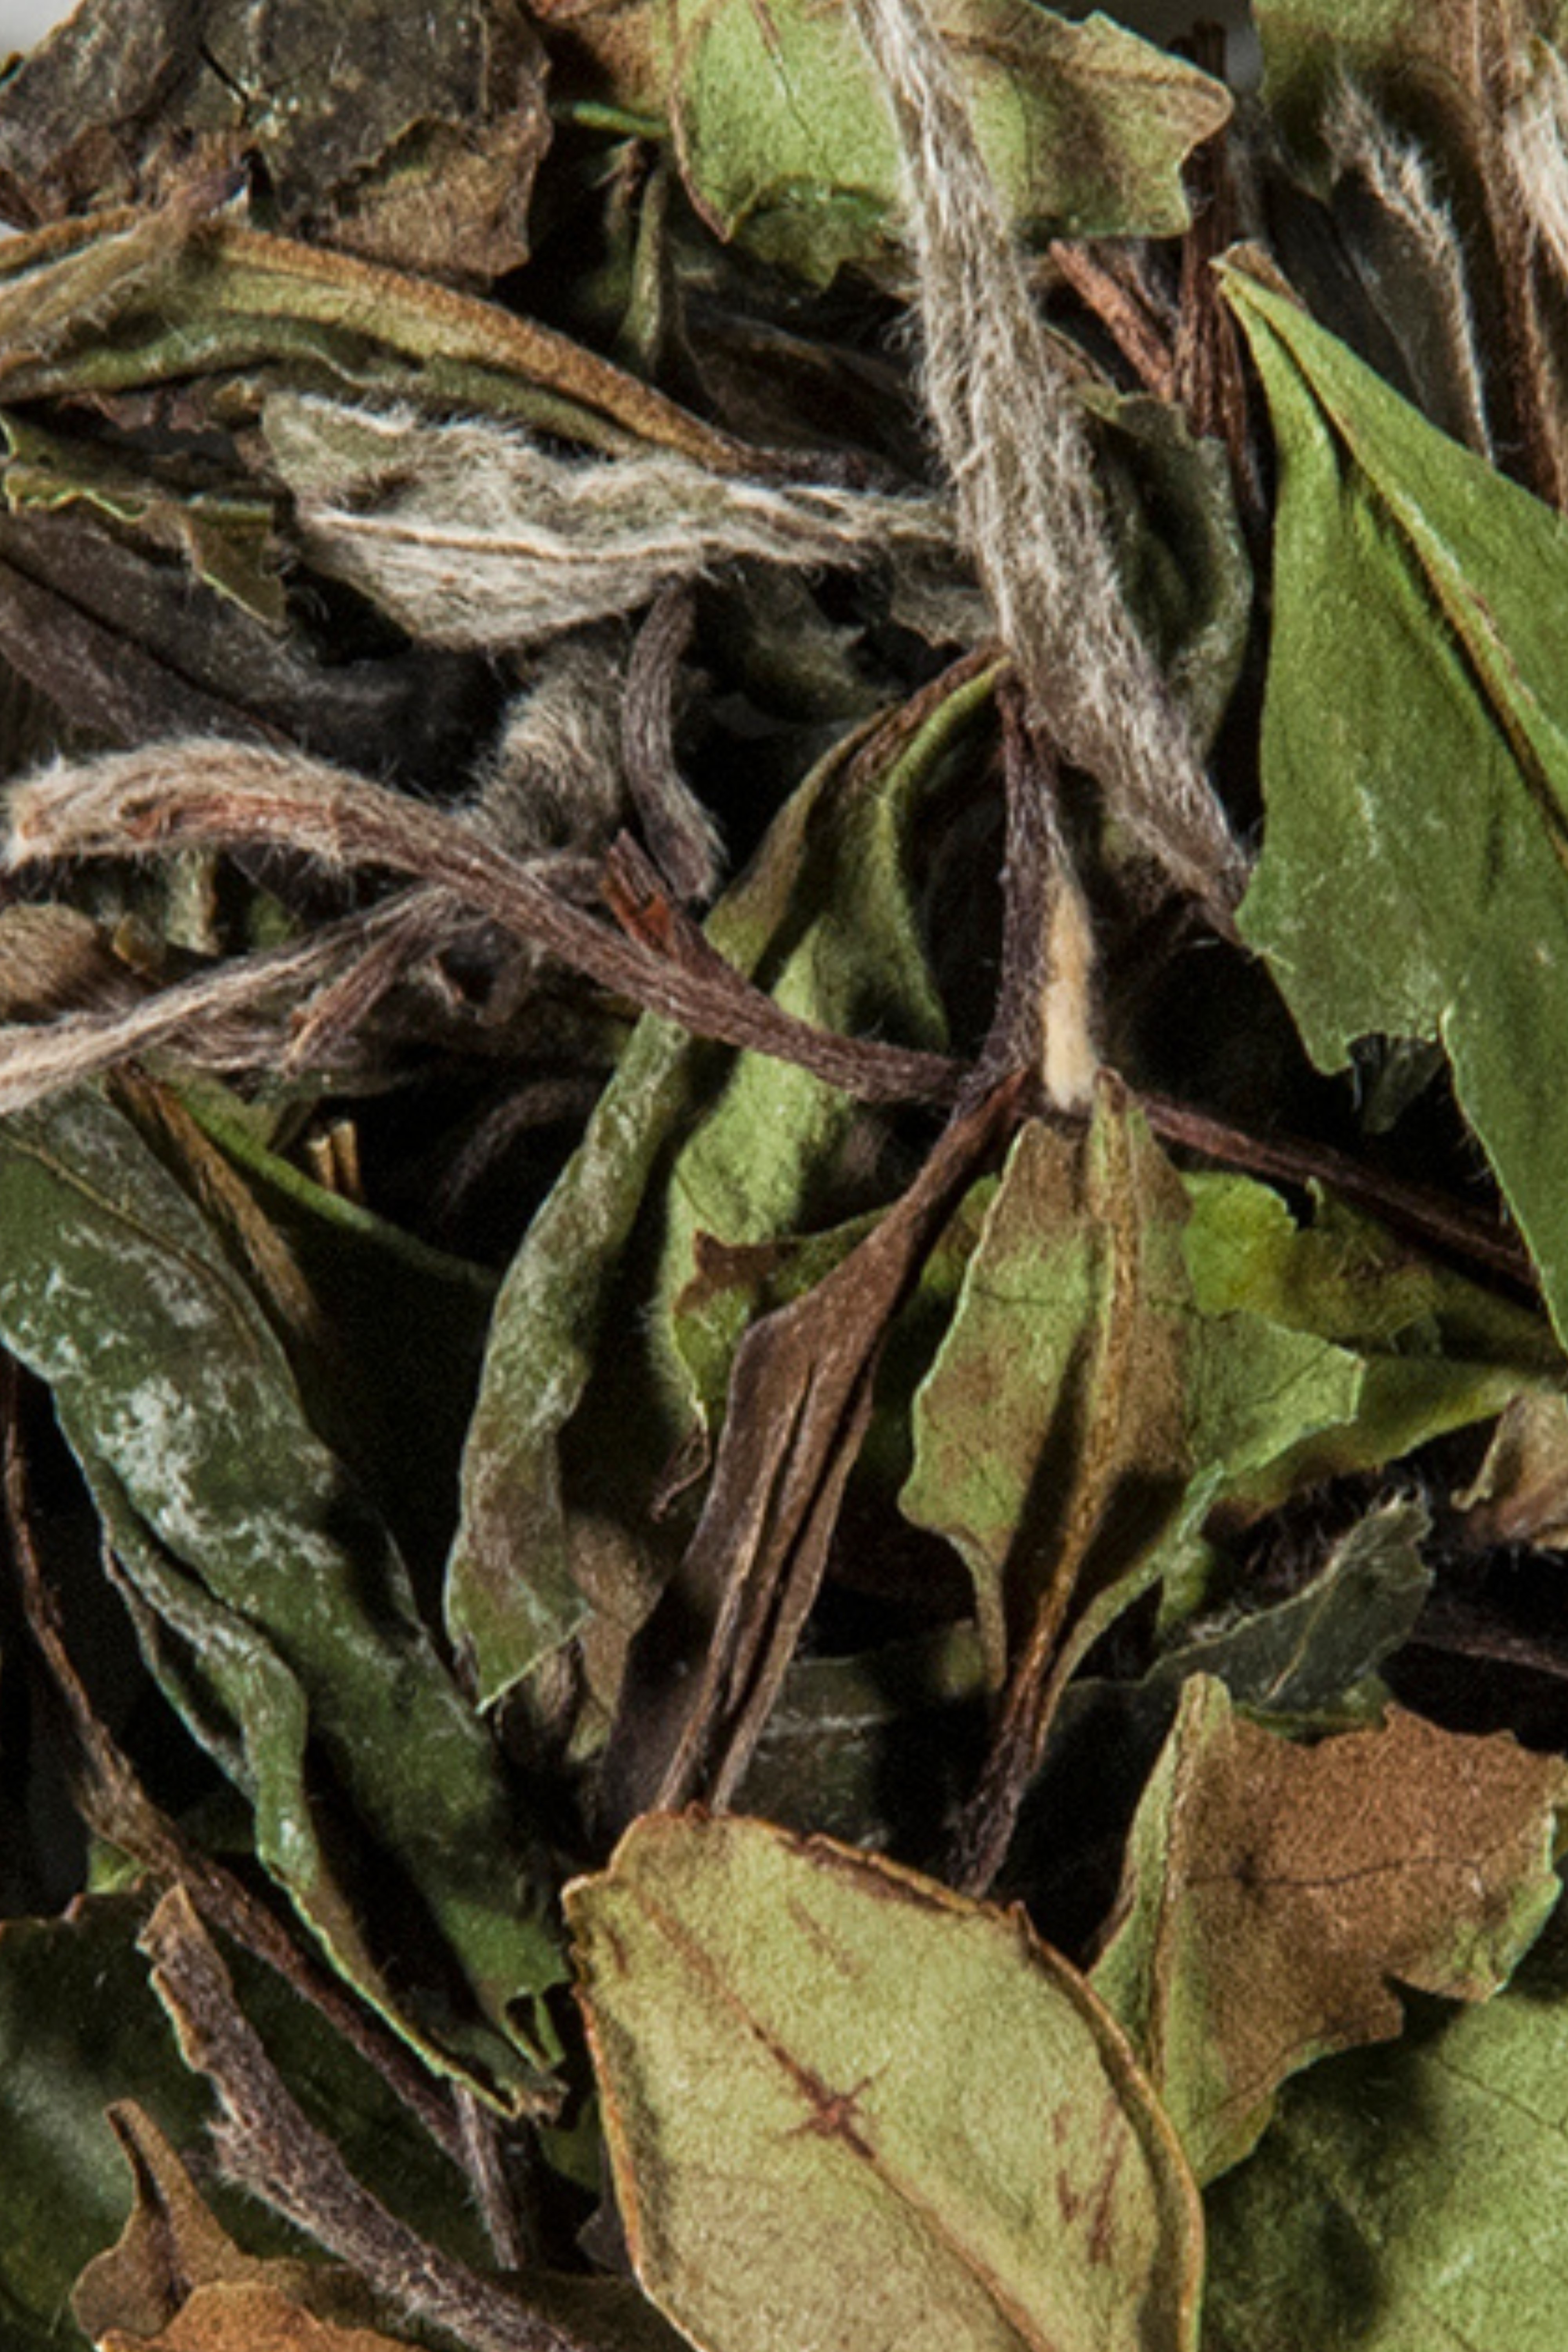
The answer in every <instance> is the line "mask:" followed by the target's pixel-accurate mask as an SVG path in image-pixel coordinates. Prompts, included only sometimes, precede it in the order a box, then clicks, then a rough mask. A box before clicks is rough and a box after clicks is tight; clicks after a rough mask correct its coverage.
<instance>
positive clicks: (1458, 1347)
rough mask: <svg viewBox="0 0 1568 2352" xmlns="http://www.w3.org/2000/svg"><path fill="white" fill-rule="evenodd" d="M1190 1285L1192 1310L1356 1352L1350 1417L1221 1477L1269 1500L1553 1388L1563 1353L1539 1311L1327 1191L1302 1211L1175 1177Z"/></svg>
mask: <svg viewBox="0 0 1568 2352" xmlns="http://www.w3.org/2000/svg"><path fill="white" fill-rule="evenodd" d="M1184 1181H1185V1183H1186V1188H1187V1196H1188V1199H1189V1201H1190V1202H1191V1203H1192V1215H1191V1218H1190V1220H1189V1222H1188V1224H1187V1228H1186V1233H1185V1237H1184V1239H1185V1248H1186V1257H1187V1266H1188V1270H1189V1272H1190V1274H1191V1276H1192V1280H1193V1290H1194V1297H1195V1299H1196V1301H1197V1304H1198V1306H1199V1307H1201V1308H1202V1310H1203V1311H1204V1313H1205V1315H1210V1316H1215V1317H1223V1316H1226V1315H1231V1314H1235V1313H1237V1312H1238V1311H1239V1312H1242V1313H1246V1314H1249V1315H1253V1316H1257V1317H1260V1318H1262V1319H1263V1320H1264V1321H1265V1322H1267V1323H1269V1324H1272V1325H1275V1326H1278V1327H1279V1328H1283V1329H1286V1330H1289V1331H1297V1332H1301V1333H1306V1334H1310V1335H1311V1336H1312V1337H1314V1338H1317V1339H1327V1340H1331V1341H1332V1342H1333V1343H1334V1344H1335V1346H1336V1347H1340V1348H1342V1349H1346V1350H1347V1351H1348V1352H1351V1353H1352V1354H1354V1355H1355V1356H1357V1357H1358V1358H1359V1359H1360V1360H1361V1363H1362V1380H1361V1385H1360V1389H1359V1391H1358V1392H1357V1396H1356V1408H1355V1412H1354V1415H1353V1418H1352V1419H1351V1420H1349V1421H1347V1422H1345V1423H1342V1424H1340V1425H1339V1426H1337V1427H1332V1428H1326V1429H1323V1430H1321V1431H1319V1432H1317V1433H1313V1434H1311V1435H1309V1436H1306V1437H1304V1438H1303V1439H1301V1440H1300V1442H1299V1443H1297V1444H1293V1445H1291V1446H1289V1447H1288V1448H1287V1449H1286V1450H1284V1451H1283V1452H1282V1453H1280V1454H1278V1455H1276V1456H1275V1457H1273V1459H1271V1460H1268V1461H1265V1462H1263V1463H1261V1464H1259V1465H1253V1466H1251V1467H1249V1468H1248V1470H1247V1473H1246V1475H1243V1476H1240V1477H1238V1478H1237V1479H1236V1480H1234V1481H1233V1482H1232V1484H1231V1485H1230V1486H1229V1487H1228V1488H1227V1493H1228V1495H1229V1496H1230V1497H1231V1499H1233V1500H1237V1501H1241V1502H1243V1503H1245V1504H1246V1506H1247V1507H1248V1508H1249V1509H1253V1510H1259V1509H1265V1508H1270V1507H1273V1505H1275V1504H1276V1503H1279V1502H1281V1501H1283V1500H1284V1498H1285V1497H1286V1496H1287V1495H1289V1494H1290V1493H1292V1492H1296V1491H1300V1489H1301V1488H1302V1487H1304V1486H1310V1485H1312V1484H1314V1483H1315V1482H1316V1481H1317V1480H1318V1479H1320V1478H1324V1477H1331V1476H1342V1475H1344V1474H1345V1473H1346V1472H1348V1471H1352V1470H1365V1469H1378V1468H1381V1467H1382V1466H1383V1465H1384V1464H1387V1463H1390V1462H1396V1461H1398V1460H1400V1459H1401V1458H1402V1457H1403V1456H1404V1455H1405V1454H1409V1453H1411V1452H1413V1451H1414V1449H1415V1447H1416V1446H1418V1445H1424V1444H1427V1443H1428V1442H1429V1441H1430V1440H1431V1439H1432V1438H1434V1437H1440V1436H1442V1435H1443V1434H1444V1433H1445V1432H1447V1431H1448V1430H1451V1429H1463V1428H1466V1427H1468V1426H1469V1425H1470V1424H1471V1423H1475V1422H1479V1421H1487V1420H1489V1419H1490V1417H1491V1416H1492V1415H1493V1414H1494V1413H1496V1412H1501V1411H1502V1410H1503V1408H1504V1407H1505V1406H1507V1405H1508V1404H1509V1403H1510V1402H1511V1401H1512V1400H1513V1399H1514V1398H1515V1397H1517V1396H1519V1395H1521V1394H1522V1393H1535V1392H1539V1391H1547V1392H1555V1391H1557V1389H1558V1387H1559V1384H1560V1382H1561V1380H1562V1357H1561V1352H1560V1350H1559V1349H1558V1347H1557V1343H1556V1340H1555V1339H1554V1338H1553V1336H1552V1331H1551V1329H1550V1328H1549V1327H1548V1325H1547V1324H1546V1322H1545V1320H1544V1319H1543V1318H1542V1317H1541V1316H1539V1315H1532V1314H1531V1313H1530V1312H1529V1311H1528V1310H1527V1309H1526V1308H1524V1307H1517V1306H1515V1305H1513V1304H1512V1302H1511V1301H1510V1300H1507V1299H1504V1298H1501V1297H1497V1296H1496V1295H1495V1294H1494V1293H1492V1292H1489V1291H1487V1290H1483V1289H1482V1288H1481V1287H1480V1286H1479V1285H1478V1284H1476V1283H1473V1282H1468V1281H1467V1280H1466V1279H1465V1277H1464V1276H1462V1275H1458V1274H1455V1273H1454V1272H1453V1271H1452V1269H1451V1268H1449V1267H1447V1266H1444V1265H1438V1264H1437V1263H1436V1261H1435V1260H1434V1259H1431V1258H1427V1257H1424V1256H1421V1255H1418V1254H1417V1253H1416V1252H1415V1251H1414V1250H1413V1249H1412V1248H1411V1247H1410V1245H1409V1244H1407V1243H1405V1242H1402V1241H1401V1240H1400V1239H1399V1238H1398V1237H1397V1236H1396V1235H1395V1234H1391V1233H1389V1232H1388V1231H1387V1230H1386V1229H1385V1228H1384V1226H1381V1225H1378V1224H1376V1223H1373V1221H1372V1220H1371V1219H1370V1218H1367V1217H1363V1216H1362V1215H1361V1214H1360V1213H1358V1212H1357V1211H1355V1210H1353V1209H1351V1208H1349V1207H1347V1206H1346V1204H1345V1203H1344V1202H1342V1201H1339V1200H1337V1199H1335V1198H1334V1197H1333V1196H1332V1195H1326V1196H1324V1197H1322V1198H1321V1199H1320V1200H1319V1202H1317V1203H1316V1205H1315V1210H1314V1213H1313V1215H1312V1217H1311V1221H1310V1223H1300V1224H1299V1223H1297V1221H1296V1218H1295V1217H1294V1216H1293V1214H1292V1213H1291V1211H1290V1209H1289V1206H1288V1205H1287V1203H1286V1202H1284V1201H1283V1200H1282V1199H1281V1198H1280V1196H1279V1193H1278V1192H1274V1191H1272V1190H1271V1188H1270V1187H1269V1186H1268V1185H1266V1184H1258V1183H1254V1182H1253V1181H1251V1179H1250V1178H1247V1177H1241V1176H1224V1175H1216V1174H1209V1173H1202V1172H1200V1173H1197V1174H1194V1175H1189V1176H1187V1177H1186V1178H1185V1180H1184Z"/></svg>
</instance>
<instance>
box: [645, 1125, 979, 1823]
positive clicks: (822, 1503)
mask: <svg viewBox="0 0 1568 2352" xmlns="http://www.w3.org/2000/svg"><path fill="white" fill-rule="evenodd" d="M1018 1100H1019V1089H1018V1087H1016V1085H1014V1084H1010V1083H1009V1084H1004V1085H1003V1086H1000V1087H996V1088H995V1089H994V1091H993V1092H992V1093H991V1094H989V1095H988V1096H986V1097H984V1099H983V1100H982V1101H981V1102H980V1103H979V1104H978V1105H976V1106H974V1107H973V1108H971V1109H969V1110H968V1111H966V1112H964V1113H962V1114H961V1115H959V1116H958V1117H956V1118H954V1119H953V1121H952V1125H951V1126H950V1127H949V1128H948V1129H947V1131H946V1133H945V1134H944V1135H943V1137H942V1140H941V1141H940V1142H939V1143H938V1144H937V1146H936V1148H935V1150H933V1151H932V1152H931V1157H930V1158H929V1160H927V1161H926V1164H925V1166H924V1168H923V1169H922V1170H921V1173H920V1175H919V1176H918V1177H917V1179H916V1180H915V1181H914V1183H913V1184H912V1185H911V1186H910V1189H909V1191H908V1192H906V1193H905V1194H904V1195H903V1197H902V1199H901V1200H900V1201H899V1202H896V1203H895V1205H894V1206H893V1207H892V1208H891V1209H889V1212H888V1213H887V1214H886V1216H884V1217H883V1218H882V1219H881V1221H880V1223H879V1224H877V1225H876V1226H875V1227H874V1228H873V1230H872V1231H871V1232H870V1233H869V1234H868V1235H867V1236H866V1238H865V1240H864V1241H863V1242H861V1243H860V1244H858V1247H857V1248H855V1249H854V1250H852V1251H851V1252H850V1254H849V1255H848V1256H847V1258H845V1259H844V1260H843V1262H842V1263H841V1264H840V1265H837V1267H835V1269H834V1270H833V1272H832V1273H831V1274H829V1275H828V1276H826V1279H825V1280H824V1281H822V1282H819V1283H818V1284H817V1285H816V1287H815V1288H813V1289H812V1290H809V1291H807V1292H806V1293H805V1295H804V1296H803V1297H800V1298H797V1299H795V1300H793V1301H792V1302H791V1303H790V1304H789V1305H788V1306H787V1307H780V1308H778V1309H776V1310H775V1312H774V1313H773V1314H771V1315H767V1316H764V1317H763V1319H762V1320H761V1321H760V1322H758V1323H755V1324H753V1325H752V1328H751V1329H750V1330H749V1331H748V1332H747V1334H746V1337H745V1338H744V1339H743V1340H742V1343H741V1346H740V1349H739V1351H738V1352H737V1354H736V1358H735V1363H734V1369H733V1371H732V1372H731V1380H730V1394H729V1407H728V1413H727V1417H726V1420H725V1423H724V1434H723V1437H722V1438H721V1442H720V1446H719V1455H718V1460H717V1463H716V1465H715V1467H714V1472H713V1482H712V1485H711V1486H710V1489H709V1493H708V1499H707V1502H706V1504H705V1506H704V1507H703V1512H702V1517H701V1519H700V1522H699V1524H698V1528H697V1532H696V1534H695V1535H694V1536H693V1538H692V1539H691V1543H690V1546H689V1549H688V1551H687V1554H686V1558H685V1559H684V1560H683V1561H682V1563H681V1566H680V1568H679V1570H678V1571H677V1574H676V1577H675V1579H674V1580H673V1583H672V1584H671V1586H670V1588H669V1590H668V1592H667V1593H666V1595H665V1598H664V1600H663V1601H662V1602H661V1603H660V1605H659V1607H658V1610H657V1611H656V1612H655V1613H654V1615H653V1617H652V1619H651V1620H650V1621H649V1623H648V1625H647V1627H646V1628H645V1629H644V1632H643V1633H641V1634H640V1635H639V1637H638V1639H637V1643H636V1644H635V1645H634V1648H633V1652H632V1658H631V1661H630V1664H629V1666H628V1671H627V1675H626V1685H625V1687H624V1689H623V1692H622V1695H621V1706H620V1712H619V1716H618V1717H617V1722H616V1730H615V1733H614V1734H613V1737H612V1746H611V1755H610V1759H609V1763H608V1766H607V1781H608V1786H609V1788H610V1790H611V1792H612V1793H611V1800H610V1802H611V1808H612V1810H613V1811H615V1812H616V1814H617V1815H619V1816H621V1817H622V1818H625V1819H629V1818H630V1817H631V1816H632V1815H633V1814H634V1813H636V1812H638V1811H643V1810H644V1809H645V1807H646V1806H647V1804H648V1803H649V1802H650V1801H651V1802H657V1803H658V1805H659V1806H661V1807H668V1806H674V1805H679V1804H681V1803H684V1802H686V1801H688V1800H689V1799H690V1798H691V1797H693V1796H697V1795H701V1796H704V1797H707V1798H709V1799H710V1800H711V1801H712V1802H714V1803H715V1804H717V1805H724V1804H726V1803H727V1802H728V1801H729V1800H730V1799H731V1796H732V1795H733V1793H734V1790H735V1789H736V1788H737V1786H738V1785H739V1782H740V1780H741V1779H742V1775H743V1773H744V1771H745V1769H746V1766H747V1764H748V1763H749V1761H750V1759H751V1757H752V1751H753V1750H754V1748H755V1747H756V1743H757V1740H758V1738H760V1737H761V1734H762V1730H763V1725H764V1724H765V1722H766V1721H767V1717H768V1715H769V1713H770V1711H771V1709H772V1707H773V1701H774V1698H775V1697H776V1696H777V1694H778V1690H779V1686H780V1685H781V1683H782V1682H783V1679H784V1672H785V1669H786V1668H787V1666H788V1664H789V1662H790V1660H791V1658H792V1656H793V1655H794V1654H795V1645H796V1643H798V1641H799V1639H800V1635H801V1633H802V1630H803V1628H804V1626H805V1620H806V1617H807V1615H808V1614H809V1612H810V1610H811V1606H812V1603H813V1602H814V1601H815V1600H816V1595H817V1592H818V1591H819V1589H820V1586H821V1582H822V1577H823V1571H824V1570H825V1569H826V1564H827V1553H828V1546H829V1544H830V1542H831V1540H832V1536H833V1530H834V1528H835V1526H836V1525H837V1517H838V1510H839V1506H840V1504H841V1502H842V1500H843V1496H844V1488H845V1484H846V1482H847V1478H848V1476H849V1473H850V1471H851V1469H852V1468H853V1467H854V1464H855V1458H856V1456H857V1454H858V1452H859V1450H860V1444H861V1441H862V1439H863V1438H864V1436H865V1434H866V1429H867V1425H868V1422H869V1420H870V1416H871V1406H872V1390H873V1382H874V1381H875V1377H876V1371H877V1365H878V1362H879V1358H880V1354H881V1349H882V1343H883V1341H884V1339H885V1338H886V1336H887V1332H888V1328H889V1323H890V1321H891V1319H892V1317H893V1313H894V1310H895V1309H896V1308H897V1307H898V1305H899V1303H900V1299H901V1298H902V1297H903V1296H904V1294H905V1292H906V1290H907V1289H908V1287H909V1285H910V1282H911V1281H912V1280H913V1278H914V1276H915V1275H916V1274H917V1273H918V1271H919V1268H920V1265H921V1260H922V1259H923V1257H924V1256H925V1255H926V1253H927V1251H928V1250H929V1249H930V1247H931V1244H932V1243H933V1241H934V1240H935V1239H936V1236H937V1234H939V1232H940V1231H941V1229H942V1223H943V1222H944V1221H945V1219H946V1217H947V1215H948V1213H949V1212H950V1211H951V1209H952V1205H953V1202H955V1200H956V1199H957V1197H958V1195H959V1193H960V1192H962V1191H963V1188H964V1186H965V1185H966V1184H967V1183H968V1181H970V1180H971V1178H972V1177H973V1175H974V1174H975V1173H976V1172H977V1170H978V1167H979V1165H980V1163H981V1162H982V1161H983V1160H984V1157H985V1156H986V1154H987V1153H988V1152H989V1150H991V1148H992V1146H993V1145H994V1142H995V1141H996V1139H997V1138H998V1136H999V1135H1000V1134H1002V1133H1004V1132H1005V1129H1006V1127H1007V1125H1008V1123H1009V1122H1010V1121H1011V1119H1012V1118H1014V1117H1015V1116H1016V1108H1017V1103H1018ZM672 1644H674V1645H677V1646H679V1647H680V1648H682V1649H687V1650H688V1651H689V1655H690V1657H691V1659H692V1663H693V1671H692V1672H691V1673H690V1675H679V1674H675V1675H672V1674H671V1672H670V1652H671V1647H672ZM699 1661H700V1665H699V1664H698V1662H699Z"/></svg>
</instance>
